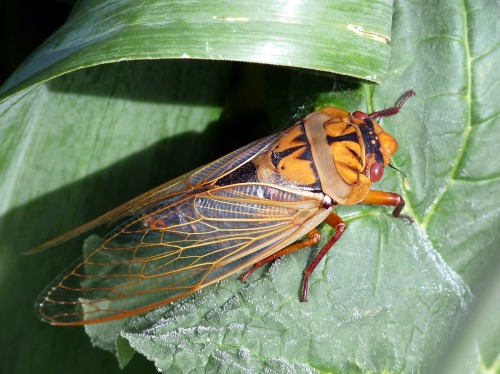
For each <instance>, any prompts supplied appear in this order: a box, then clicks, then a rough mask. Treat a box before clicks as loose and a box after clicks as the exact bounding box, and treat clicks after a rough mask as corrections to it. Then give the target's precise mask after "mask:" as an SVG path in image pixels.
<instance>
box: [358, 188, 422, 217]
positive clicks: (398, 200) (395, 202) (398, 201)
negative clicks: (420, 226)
mask: <svg viewBox="0 0 500 374" xmlns="http://www.w3.org/2000/svg"><path fill="white" fill-rule="evenodd" d="M361 203H362V204H371V205H385V206H395V207H396V208H395V209H394V211H393V212H392V216H393V217H395V218H403V219H406V220H408V221H409V222H410V223H413V222H415V220H414V219H413V217H410V216H407V215H405V214H401V211H402V210H403V208H404V206H405V201H404V199H403V197H402V196H401V195H398V194H397V193H394V192H384V191H376V190H370V191H369V192H368V195H366V197H365V198H364V199H363V201H361Z"/></svg>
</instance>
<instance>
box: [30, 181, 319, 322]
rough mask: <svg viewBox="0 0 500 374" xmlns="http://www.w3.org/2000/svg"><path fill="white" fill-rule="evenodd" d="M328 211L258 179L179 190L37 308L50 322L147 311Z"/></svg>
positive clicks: (93, 255)
mask: <svg viewBox="0 0 500 374" xmlns="http://www.w3.org/2000/svg"><path fill="white" fill-rule="evenodd" d="M325 212H326V213H327V211H326V210H325V209H323V208H322V202H321V197H319V196H317V195H315V194H313V193H300V194H299V193H296V192H294V191H292V190H287V189H284V188H279V187H276V186H271V185H264V184H258V183H253V184H250V183H248V184H239V185H231V186H224V187H218V188H213V189H210V190H206V191H202V192H198V193H184V194H181V195H176V196H174V197H171V198H170V199H166V200H162V201H161V202H158V203H156V204H154V205H152V206H150V207H149V208H147V209H145V210H144V211H142V212H141V213H138V214H136V215H135V216H133V217H132V218H131V219H129V220H128V221H127V222H125V223H123V224H122V225H120V226H119V227H117V228H116V229H115V230H114V231H112V232H111V233H110V234H108V235H107V236H106V237H105V238H104V239H103V241H102V243H99V244H98V245H96V247H95V249H93V250H92V251H90V252H89V254H88V255H86V256H85V258H82V259H80V260H79V261H78V262H77V263H75V264H74V265H73V266H71V267H70V268H68V269H67V270H66V271H65V272H64V273H63V274H61V276H59V277H58V278H57V279H56V280H54V282H53V283H52V284H50V285H49V286H48V287H47V288H46V290H45V291H44V293H42V295H41V296H40V298H39V300H38V305H39V312H40V314H41V316H42V318H43V319H44V320H46V321H47V322H50V323H53V324H85V323H95V322H104V321H109V320H113V319H117V318H123V317H127V316H130V315H133V314H137V313H141V312H145V311H147V310H150V309H153V308H156V307H158V306H160V305H163V304H166V303H169V302H171V301H174V300H177V299H179V298H181V297H184V296H186V295H188V294H190V293H192V292H195V291H197V290H199V289H200V288H203V287H205V286H207V285H209V284H211V283H214V282H216V281H218V280H220V279H222V278H224V277H226V276H228V275H230V274H232V273H234V272H236V271H238V270H240V269H242V268H245V267H247V266H249V265H251V264H253V263H255V262H256V261H258V260H260V259H261V258H264V257H267V256H268V255H270V254H271V253H274V252H276V251H277V250H279V249H281V248H282V247H283V246H285V245H286V244H288V243H289V242H290V241H294V240H296V239H297V238H298V236H301V235H303V233H304V230H305V229H310V228H312V227H310V228H309V226H310V225H311V222H312V221H314V226H316V225H317V223H318V222H317V220H318V216H321V217H322V216H323V215H325ZM321 217H319V219H321ZM314 226H313V227H314Z"/></svg>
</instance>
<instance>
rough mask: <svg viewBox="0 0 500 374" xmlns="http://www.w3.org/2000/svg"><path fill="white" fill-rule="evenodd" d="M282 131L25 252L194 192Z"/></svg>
mask: <svg viewBox="0 0 500 374" xmlns="http://www.w3.org/2000/svg"><path fill="white" fill-rule="evenodd" d="M280 135H281V134H280V133H278V134H273V135H270V136H268V137H265V138H263V139H260V140H257V141H255V142H253V143H250V144H248V145H246V146H244V147H241V148H239V149H237V150H236V151H234V152H231V153H229V154H228V155H226V156H224V157H221V158H219V159H217V160H215V161H213V162H211V163H209V164H207V165H205V166H201V167H199V168H198V169H195V170H194V171H191V172H189V173H186V174H184V175H181V176H180V177H177V178H175V179H173V180H171V181H169V182H167V183H165V184H162V185H160V186H158V187H156V188H154V189H152V190H150V191H148V192H146V193H144V194H142V195H140V196H138V197H136V198H135V199H132V200H130V201H129V202H127V203H125V204H123V205H120V206H119V207H117V208H115V209H113V210H111V211H110V212H108V213H106V214H104V215H102V216H101V217H98V218H96V219H94V220H92V221H90V222H87V223H86V224H84V225H82V226H79V227H77V228H75V229H73V230H71V231H68V232H66V233H65V234H63V235H61V236H58V237H56V238H54V239H52V240H49V241H48V242H46V243H44V244H42V245H40V246H38V247H36V248H33V249H31V250H30V251H28V252H27V253H30V254H32V253H36V252H39V251H43V250H45V249H47V248H50V247H53V246H56V245H59V244H62V243H64V242H66V241H67V240H69V239H72V238H74V237H76V236H78V235H80V234H83V233H84V232H87V231H89V230H91V229H93V228H95V227H97V226H100V225H102V224H105V223H110V222H115V221H118V220H121V219H123V218H126V217H129V216H132V215H135V214H137V213H139V212H141V211H142V210H144V209H147V208H148V207H150V206H153V205H155V204H158V203H160V202H161V201H163V200H167V199H168V200H171V203H172V201H173V200H174V201H175V200H176V199H181V198H183V196H184V195H185V194H186V193H192V194H194V193H196V191H197V190H201V189H203V187H204V186H206V185H208V184H210V183H212V182H213V181H214V180H217V179H219V178H221V177H222V176H224V175H226V174H228V173H230V172H231V171H233V170H234V169H236V168H237V167H239V166H241V165H242V164H244V163H245V162H249V161H250V160H252V159H253V158H254V157H255V156H257V155H258V154H259V153H260V152H262V151H264V150H265V149H266V148H267V146H269V145H270V144H271V143H272V142H273V141H274V140H275V139H276V138H278V137H279V136H280Z"/></svg>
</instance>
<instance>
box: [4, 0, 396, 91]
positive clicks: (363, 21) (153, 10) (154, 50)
mask: <svg viewBox="0 0 500 374" xmlns="http://www.w3.org/2000/svg"><path fill="white" fill-rule="evenodd" d="M390 28H391V1H389V0H377V1H368V0H359V1H357V2H356V3H353V2H351V1H348V0H339V1H336V2H331V1H328V0H322V1H315V2H314V3H311V2H309V1H303V0H302V1H294V2H293V3H283V2H281V1H264V0H260V1H256V2H255V1H254V2H248V1H242V0H239V1H235V0H224V1H217V2H207V1H203V0H195V1H190V2H186V1H182V0H160V1H159V0H146V1H141V2H137V1H134V0H122V1H106V0H94V1H81V2H80V3H79V4H78V6H77V7H76V8H75V9H74V11H73V13H72V15H71V17H70V18H69V19H68V22H66V23H65V24H64V25H63V26H62V27H61V28H60V29H59V30H58V31H57V32H56V33H55V34H54V35H53V36H52V37H51V38H49V39H48V40H47V41H46V42H45V43H44V44H43V45H42V46H41V47H40V48H39V49H38V50H37V51H36V52H35V53H34V54H33V55H32V56H31V57H30V58H29V59H28V60H27V61H26V62H25V63H24V64H23V65H22V66H21V67H20V68H19V69H18V71H17V72H16V74H14V75H13V76H12V77H11V78H10V79H9V80H8V81H7V82H6V84H5V85H4V86H3V89H2V90H1V91H0V95H3V96H5V97H8V96H10V95H12V94H15V93H16V92H19V91H21V90H25V89H27V88H28V87H30V86H32V85H34V84H37V83H40V82H45V81H47V80H50V79H53V78H55V77H57V76H60V75H62V74H65V73H68V72H71V71H75V70H77V69H82V68H85V67H89V66H95V65H98V64H104V63H110V62H117V61H124V60H137V59H163V58H173V59H179V58H180V59H208V60H230V61H247V62H258V63H266V64H273V65H282V66H294V67H302V68H308V69H315V70H324V71H328V72H335V73H339V74H344V75H350V76H353V77H358V78H362V79H366V80H368V81H374V82H378V81H380V78H381V77H383V76H384V75H385V72H386V70H387V61H388V56H389V53H390V48H389V46H388V45H387V43H388V41H389V40H390Z"/></svg>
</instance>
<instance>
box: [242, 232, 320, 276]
mask: <svg viewBox="0 0 500 374" xmlns="http://www.w3.org/2000/svg"><path fill="white" fill-rule="evenodd" d="M320 240H321V234H320V233H319V231H318V230H317V229H312V230H311V231H309V232H308V233H307V239H306V240H304V241H302V242H297V243H293V244H290V245H289V246H286V247H285V248H283V249H281V250H279V251H278V252H276V253H273V254H272V255H271V256H268V257H266V258H263V259H262V260H260V261H258V262H256V263H255V264H253V266H252V267H251V268H250V269H249V270H248V271H247V272H246V273H245V274H243V275H242V276H241V277H240V279H241V281H242V282H245V281H246V279H247V278H248V277H249V276H250V275H251V274H252V273H253V272H254V271H255V270H257V269H258V268H260V267H261V266H264V265H265V264H268V263H270V262H272V261H274V260H276V259H277V258H280V257H281V256H284V255H286V254H289V253H292V252H295V251H298V250H300V249H303V248H306V247H310V246H311V245H314V244H317V243H319V241H320Z"/></svg>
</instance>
